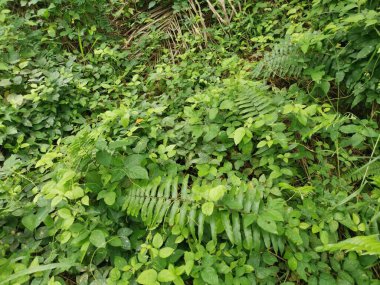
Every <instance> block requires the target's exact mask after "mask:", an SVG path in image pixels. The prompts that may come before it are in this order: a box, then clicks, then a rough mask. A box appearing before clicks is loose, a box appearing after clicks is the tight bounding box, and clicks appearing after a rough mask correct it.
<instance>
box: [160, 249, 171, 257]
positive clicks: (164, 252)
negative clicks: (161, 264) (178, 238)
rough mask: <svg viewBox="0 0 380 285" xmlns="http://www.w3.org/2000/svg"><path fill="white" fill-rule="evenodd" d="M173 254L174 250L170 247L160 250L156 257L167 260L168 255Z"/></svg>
mask: <svg viewBox="0 0 380 285" xmlns="http://www.w3.org/2000/svg"><path fill="white" fill-rule="evenodd" d="M173 252H174V248H171V247H164V248H161V249H160V251H159V253H158V255H159V256H160V257H161V258H167V257H169V256H170V255H172V253H173Z"/></svg>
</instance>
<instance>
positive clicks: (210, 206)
mask: <svg viewBox="0 0 380 285" xmlns="http://www.w3.org/2000/svg"><path fill="white" fill-rule="evenodd" d="M213 211H214V203H213V202H206V203H204V204H203V205H202V213H203V214H205V215H206V216H211V215H212V212H213Z"/></svg>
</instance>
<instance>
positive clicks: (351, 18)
mask: <svg viewBox="0 0 380 285" xmlns="http://www.w3.org/2000/svg"><path fill="white" fill-rule="evenodd" d="M364 19H365V16H364V15H363V14H356V15H352V16H349V17H347V18H346V19H345V20H344V21H345V22H347V23H357V22H360V21H361V20H364Z"/></svg>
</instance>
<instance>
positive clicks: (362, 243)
mask: <svg viewBox="0 0 380 285" xmlns="http://www.w3.org/2000/svg"><path fill="white" fill-rule="evenodd" d="M316 250H317V251H337V250H345V251H356V252H357V253H359V254H361V255H379V256H380V240H379V236H378V235H371V236H357V237H353V238H349V239H346V240H344V241H341V242H338V243H335V244H327V245H324V246H319V247H317V248H316Z"/></svg>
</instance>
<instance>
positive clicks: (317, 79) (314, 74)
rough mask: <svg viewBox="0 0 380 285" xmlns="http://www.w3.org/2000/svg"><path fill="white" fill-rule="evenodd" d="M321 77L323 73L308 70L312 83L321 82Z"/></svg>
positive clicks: (321, 71)
mask: <svg viewBox="0 0 380 285" xmlns="http://www.w3.org/2000/svg"><path fill="white" fill-rule="evenodd" d="M323 75H325V72H324V71H323V70H315V69H312V70H310V76H311V79H313V81H315V82H316V83H320V82H321V80H322V77H323Z"/></svg>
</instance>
